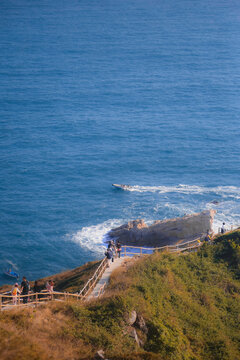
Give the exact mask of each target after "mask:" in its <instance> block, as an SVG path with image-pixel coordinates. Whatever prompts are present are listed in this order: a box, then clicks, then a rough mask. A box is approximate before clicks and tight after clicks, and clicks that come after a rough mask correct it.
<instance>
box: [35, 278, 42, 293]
mask: <svg viewBox="0 0 240 360" xmlns="http://www.w3.org/2000/svg"><path fill="white" fill-rule="evenodd" d="M40 291H41V286H39V285H38V281H37V280H35V282H34V286H33V292H34V293H40Z"/></svg>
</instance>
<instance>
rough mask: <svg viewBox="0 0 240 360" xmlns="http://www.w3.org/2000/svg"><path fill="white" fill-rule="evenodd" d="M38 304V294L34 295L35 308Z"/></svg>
mask: <svg viewBox="0 0 240 360" xmlns="http://www.w3.org/2000/svg"><path fill="white" fill-rule="evenodd" d="M37 304H38V294H37V293H36V306H37Z"/></svg>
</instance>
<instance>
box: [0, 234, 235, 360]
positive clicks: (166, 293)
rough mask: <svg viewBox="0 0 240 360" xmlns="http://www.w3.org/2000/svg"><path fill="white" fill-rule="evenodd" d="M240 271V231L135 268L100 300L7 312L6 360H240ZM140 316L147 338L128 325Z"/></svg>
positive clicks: (1, 330) (2, 335)
mask: <svg viewBox="0 0 240 360" xmlns="http://www.w3.org/2000/svg"><path fill="white" fill-rule="evenodd" d="M239 270H240V232H239V231H235V232H233V233H230V234H226V235H224V236H219V237H217V238H216V240H215V244H214V245H209V244H204V245H203V246H202V248H201V249H199V251H198V252H194V253H191V254H185V255H184V254H182V255H180V256H178V255H174V254H167V253H163V254H154V255H152V256H148V257H146V258H141V259H139V260H136V261H132V262H129V263H128V264H127V266H125V267H124V268H121V269H120V270H117V271H115V272H114V273H113V275H112V278H111V281H110V284H109V286H108V288H107V291H106V293H105V295H104V297H102V298H101V299H100V300H99V301H95V302H91V303H89V304H85V305H83V304H79V303H77V302H69V303H52V304H49V305H44V306H42V307H41V308H39V309H26V310H24V311H19V310H16V311H9V312H2V314H1V319H0V353H1V359H2V360H6V359H10V358H12V357H14V358H15V359H26V358H33V359H39V360H45V359H46V358H48V359H93V356H94V353H95V352H96V351H97V350H100V349H103V350H104V351H105V354H106V357H107V358H108V359H111V360H120V359H125V360H127V359H128V360H140V359H141V360H154V359H158V360H173V359H174V360H206V359H207V360H238V359H240V331H239V330H240V329H239V323H240V276H239V275H240V272H239ZM133 310H135V311H136V312H137V314H138V315H139V316H140V315H141V316H142V317H143V318H144V320H145V323H146V327H147V331H143V329H142V328H141V327H140V326H138V325H137V324H136V323H135V324H134V325H132V326H130V325H129V324H127V318H128V314H130V313H131V312H132V311H133ZM133 330H134V331H136V333H137V335H138V338H139V340H140V342H141V346H138V345H137V343H136V341H135V340H134V338H133V337H132V336H130V334H131V332H132V331H133ZM21 338H22V339H24V341H22V342H21V341H20V340H19V339H21ZM15 347H17V350H15ZM2 354H4V355H2ZM20 354H21V355H23V354H26V356H25V357H24V356H22V357H20Z"/></svg>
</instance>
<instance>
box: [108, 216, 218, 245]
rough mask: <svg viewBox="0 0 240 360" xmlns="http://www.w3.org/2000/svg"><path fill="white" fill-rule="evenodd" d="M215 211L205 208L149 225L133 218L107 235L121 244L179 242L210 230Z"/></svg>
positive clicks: (167, 243) (203, 234)
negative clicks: (199, 211)
mask: <svg viewBox="0 0 240 360" xmlns="http://www.w3.org/2000/svg"><path fill="white" fill-rule="evenodd" d="M215 213H216V211H215V210H206V211H203V212H201V213H197V214H192V215H186V216H184V217H182V218H175V219H168V220H157V221H155V222H154V223H153V224H152V225H149V226H147V225H146V224H145V223H144V221H143V220H134V221H130V222H128V223H127V224H125V225H122V226H120V227H118V228H115V229H112V230H111V231H110V232H109V236H110V237H112V238H115V239H117V240H119V241H120V242H121V244H122V245H133V246H152V247H158V246H165V245H169V244H175V243H177V242H179V243H180V242H181V241H188V240H192V239H194V238H196V237H202V236H205V235H206V233H207V231H208V230H209V231H210V232H211V231H212V223H213V219H214V215H215Z"/></svg>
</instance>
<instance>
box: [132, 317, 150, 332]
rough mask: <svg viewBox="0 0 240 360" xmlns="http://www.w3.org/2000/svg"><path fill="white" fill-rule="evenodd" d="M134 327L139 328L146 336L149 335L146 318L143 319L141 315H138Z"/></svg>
mask: <svg viewBox="0 0 240 360" xmlns="http://www.w3.org/2000/svg"><path fill="white" fill-rule="evenodd" d="M134 325H135V326H136V327H138V328H139V329H140V330H141V331H142V332H143V333H144V334H147V333H148V328H147V325H146V322H145V320H144V318H143V317H142V315H139V314H138V315H137V318H136V321H135V324H134Z"/></svg>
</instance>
